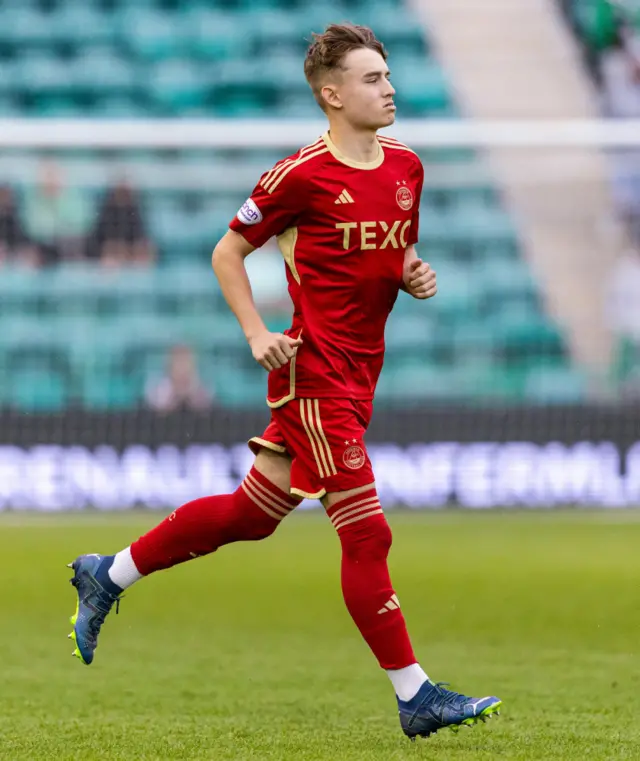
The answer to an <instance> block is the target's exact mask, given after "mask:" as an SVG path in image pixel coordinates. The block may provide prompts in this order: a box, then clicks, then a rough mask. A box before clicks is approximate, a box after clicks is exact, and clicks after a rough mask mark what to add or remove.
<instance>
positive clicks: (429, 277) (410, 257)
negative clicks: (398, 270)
mask: <svg viewBox="0 0 640 761" xmlns="http://www.w3.org/2000/svg"><path fill="white" fill-rule="evenodd" d="M402 290H403V291H406V292H407V293H408V294H409V295H410V296H413V298H414V299H430V298H431V297H432V296H435V295H436V293H437V292H438V287H437V285H436V273H435V271H434V270H432V269H431V266H430V265H429V263H428V262H423V261H422V259H421V258H420V257H419V256H418V252H417V251H416V247H415V246H414V244H413V243H411V244H410V245H409V246H407V248H406V250H405V252H404V265H403V268H402Z"/></svg>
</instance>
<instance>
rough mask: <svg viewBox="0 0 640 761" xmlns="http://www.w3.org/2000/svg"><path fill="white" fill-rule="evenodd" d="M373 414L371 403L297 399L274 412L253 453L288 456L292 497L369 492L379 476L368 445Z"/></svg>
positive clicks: (253, 441) (255, 441)
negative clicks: (268, 451) (366, 439)
mask: <svg viewBox="0 0 640 761" xmlns="http://www.w3.org/2000/svg"><path fill="white" fill-rule="evenodd" d="M372 411H373V404H372V402H369V401H356V400H353V399H292V400H291V401H290V402H287V403H286V404H284V405H283V406H282V407H277V408H275V409H272V410H271V422H270V423H269V425H268V426H267V428H266V430H265V432H264V433H263V434H262V436H255V437H254V438H252V439H251V440H250V441H249V447H250V448H251V451H252V452H254V454H257V453H258V452H259V451H260V449H262V448H266V449H271V450H272V451H275V452H280V453H282V454H285V453H286V454H288V455H289V456H290V457H291V459H292V464H291V493H292V494H296V495H298V496H299V497H307V498H309V499H320V497H324V495H325V494H327V492H338V491H347V490H348V489H356V488H357V487H359V486H367V485H368V484H371V483H373V481H374V476H373V469H372V467H371V461H370V460H369V455H368V454H367V449H366V447H365V445H364V440H363V439H364V434H365V431H366V430H367V427H368V425H369V421H370V420H371V413H372Z"/></svg>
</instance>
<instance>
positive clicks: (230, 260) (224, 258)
mask: <svg viewBox="0 0 640 761" xmlns="http://www.w3.org/2000/svg"><path fill="white" fill-rule="evenodd" d="M252 251H255V248H254V247H253V246H252V245H251V244H250V243H249V242H248V241H247V240H246V239H245V238H244V237H243V236H242V235H240V233H237V232H235V231H234V230H229V231H228V232H227V233H226V234H225V235H224V236H223V237H222V239H221V240H220V242H219V243H218V245H217V246H216V247H215V249H214V251H213V256H212V257H211V264H212V266H213V271H214V272H215V274H216V277H217V278H218V282H219V283H220V288H221V290H222V294H223V296H224V297H225V299H226V301H227V304H229V307H230V308H231V311H232V312H233V313H234V314H235V316H236V319H237V320H238V322H239V323H240V326H241V327H242V330H243V331H244V335H245V337H246V339H247V342H248V344H249V346H250V347H251V352H252V354H253V357H254V359H255V360H256V361H257V362H259V363H260V364H261V365H262V367H264V368H265V370H275V369H276V368H278V367H282V366H283V365H286V364H287V362H288V361H289V360H290V359H291V357H293V356H294V354H295V350H296V348H297V347H298V346H299V345H300V344H301V343H302V341H299V340H294V339H293V338H290V337H289V336H285V335H282V334H281V333H271V332H270V331H269V330H268V328H267V326H266V325H265V324H264V322H263V321H262V318H261V317H260V314H259V312H258V310H257V308H256V305H255V303H254V300H253V294H252V292H251V284H250V282H249V277H248V276H247V270H246V268H245V264H244V260H245V259H246V258H247V256H249V254H250V253H251V252H252Z"/></svg>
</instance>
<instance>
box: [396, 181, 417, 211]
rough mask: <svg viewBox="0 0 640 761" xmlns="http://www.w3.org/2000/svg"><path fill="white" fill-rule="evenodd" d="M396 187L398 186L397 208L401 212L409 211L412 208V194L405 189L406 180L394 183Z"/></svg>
mask: <svg viewBox="0 0 640 761" xmlns="http://www.w3.org/2000/svg"><path fill="white" fill-rule="evenodd" d="M396 185H398V186H399V187H398V189H397V190H396V201H397V202H398V206H399V207H400V208H401V209H402V210H403V211H409V209H410V208H411V207H412V206H413V193H412V192H411V190H410V189H409V188H408V187H407V181H406V180H402V182H396Z"/></svg>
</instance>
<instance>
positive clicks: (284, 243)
mask: <svg viewBox="0 0 640 761" xmlns="http://www.w3.org/2000/svg"><path fill="white" fill-rule="evenodd" d="M276 241H277V243H278V248H279V249H280V253H281V254H282V258H283V259H284V260H285V262H286V263H287V266H288V267H289V269H290V270H291V274H292V275H293V278H294V280H295V281H296V283H298V285H300V275H298V270H297V268H296V260H295V255H296V243H297V241H298V228H297V227H288V228H287V229H286V230H285V231H284V232H283V233H281V234H280V235H278V236H276Z"/></svg>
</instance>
